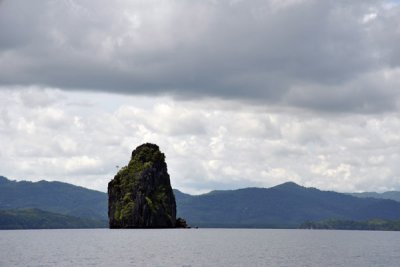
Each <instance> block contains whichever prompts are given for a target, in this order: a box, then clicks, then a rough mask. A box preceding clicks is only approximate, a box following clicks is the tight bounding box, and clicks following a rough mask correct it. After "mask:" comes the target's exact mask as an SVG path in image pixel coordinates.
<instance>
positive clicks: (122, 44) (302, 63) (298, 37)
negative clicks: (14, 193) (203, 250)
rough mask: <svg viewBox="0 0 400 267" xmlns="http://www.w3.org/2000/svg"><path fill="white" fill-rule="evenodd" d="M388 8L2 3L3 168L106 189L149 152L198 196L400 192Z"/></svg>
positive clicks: (294, 3)
mask: <svg viewBox="0 0 400 267" xmlns="http://www.w3.org/2000/svg"><path fill="white" fill-rule="evenodd" d="M399 25H400V5H399V1H391V0H353V1H319V0H252V1H240V0H230V1H228V0H221V1H215V0H202V1H198V0H174V1H173V0H166V1H154V0H147V1H139V0H137V1H136V0H135V1H128V0H116V1H105V0H82V1H76V0H58V1H54V0H40V1H23V0H4V1H0V145H1V150H0V171H1V173H0V174H3V175H6V176H8V177H10V178H16V179H30V180H38V179H50V180H62V181H66V182H71V183H75V184H80V185H83V186H88V187H90V188H95V189H99V190H103V191H104V190H105V187H106V185H107V182H108V181H109V180H110V179H111V178H112V176H113V174H114V173H115V172H116V167H115V166H117V165H118V166H122V165H124V164H125V163H126V162H127V161H128V158H129V155H130V153H131V151H132V149H134V147H135V146H136V145H139V144H141V143H143V142H155V143H157V144H159V145H160V146H161V149H162V150H163V151H164V152H165V153H166V155H167V159H168V166H169V170H170V173H171V176H172V182H173V185H174V187H177V188H179V189H182V190H184V191H187V192H191V193H198V192H205V191H208V190H212V189H229V188H238V187H246V186H272V185H276V184H279V183H281V182H285V181H288V180H292V181H295V182H298V183H300V184H302V185H306V186H316V187H319V188H323V189H331V190H339V191H346V192H349V191H369V190H371V191H384V190H391V189H397V190H400V184H399V183H400V182H399V181H400V168H399V165H398V162H399V159H400V154H399V153H400V152H399V151H400V147H399V144H400V134H399V133H400V119H399V118H400V116H399V115H400V110H399V107H400V90H399V88H400V80H399V78H398V77H400V49H399V46H398V44H399V43H400V28H399Z"/></svg>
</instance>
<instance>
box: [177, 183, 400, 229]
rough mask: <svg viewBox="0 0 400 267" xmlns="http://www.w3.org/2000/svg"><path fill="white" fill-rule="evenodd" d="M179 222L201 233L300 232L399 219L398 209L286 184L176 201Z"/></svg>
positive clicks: (391, 204) (384, 202)
mask: <svg viewBox="0 0 400 267" xmlns="http://www.w3.org/2000/svg"><path fill="white" fill-rule="evenodd" d="M177 204H178V216H181V217H183V218H186V220H187V221H188V223H189V224H191V225H196V226H199V227H268V228H269V227H271V228H275V227H276V228H281V227H289V228H292V227H297V226H298V225H300V224H301V223H303V222H305V221H321V220H326V219H341V220H355V221H364V220H370V219H376V218H379V219H387V220H395V219H400V203H398V202H395V201H392V200H383V199H382V200H380V199H373V198H357V197H353V196H350V195H346V194H341V193H336V192H330V191H320V190H318V189H315V188H305V187H302V186H299V185H297V184H295V183H291V182H289V183H285V184H281V185H278V186H275V187H272V188H245V189H239V190H230V191H213V192H210V193H208V194H204V195H199V196H189V195H186V194H185V195H184V196H183V197H181V196H180V197H177Z"/></svg>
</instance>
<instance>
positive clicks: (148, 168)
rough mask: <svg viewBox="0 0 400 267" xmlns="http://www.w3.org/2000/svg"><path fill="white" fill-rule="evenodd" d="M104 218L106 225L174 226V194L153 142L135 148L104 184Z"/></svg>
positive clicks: (119, 226) (162, 157)
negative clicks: (106, 214)
mask: <svg viewBox="0 0 400 267" xmlns="http://www.w3.org/2000/svg"><path fill="white" fill-rule="evenodd" d="M108 218H109V223H110V228H172V227H175V223H176V203H175V196H174V193H173V191H172V188H171V183H170V178H169V174H168V172H167V164H166V163H165V156H164V154H163V153H161V152H160V150H159V147H158V146H157V145H154V144H143V145H141V146H139V147H137V148H136V149H135V150H134V151H133V152H132V158H131V160H130V162H129V164H128V166H125V167H123V168H122V169H121V170H120V171H119V172H118V173H117V174H116V175H115V177H114V179H113V180H111V181H110V182H109V183H108Z"/></svg>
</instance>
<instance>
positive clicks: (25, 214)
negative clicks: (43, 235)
mask: <svg viewBox="0 0 400 267" xmlns="http://www.w3.org/2000/svg"><path fill="white" fill-rule="evenodd" d="M105 227H107V222H106V221H100V220H95V219H85V218H78V217H74V216H68V215H62V214H57V213H52V212H48V211H43V210H39V209H24V210H0V229H73V228H105Z"/></svg>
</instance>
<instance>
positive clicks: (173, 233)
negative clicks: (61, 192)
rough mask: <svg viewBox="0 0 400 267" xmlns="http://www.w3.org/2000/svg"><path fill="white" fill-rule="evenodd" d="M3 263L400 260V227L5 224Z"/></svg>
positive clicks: (358, 266) (0, 247)
mask: <svg viewBox="0 0 400 267" xmlns="http://www.w3.org/2000/svg"><path fill="white" fill-rule="evenodd" d="M0 266H6V267H7V266H21V267H22V266H24V267H26V266H185V267H189V266H271V267H276V266H278V267H279V266H285V267H290V266H296V267H298V266H324V267H326V266H335V267H340V266H349V267H350V266H351V267H368V266H382V267H398V266H400V232H379V231H336V230H271V229H159V230H158V229H157V230H155V229H148V230H136V229H134V230H133V229H132V230H110V229H89V230H88V229H82V230H10V231H8V230H2V231H0Z"/></svg>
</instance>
